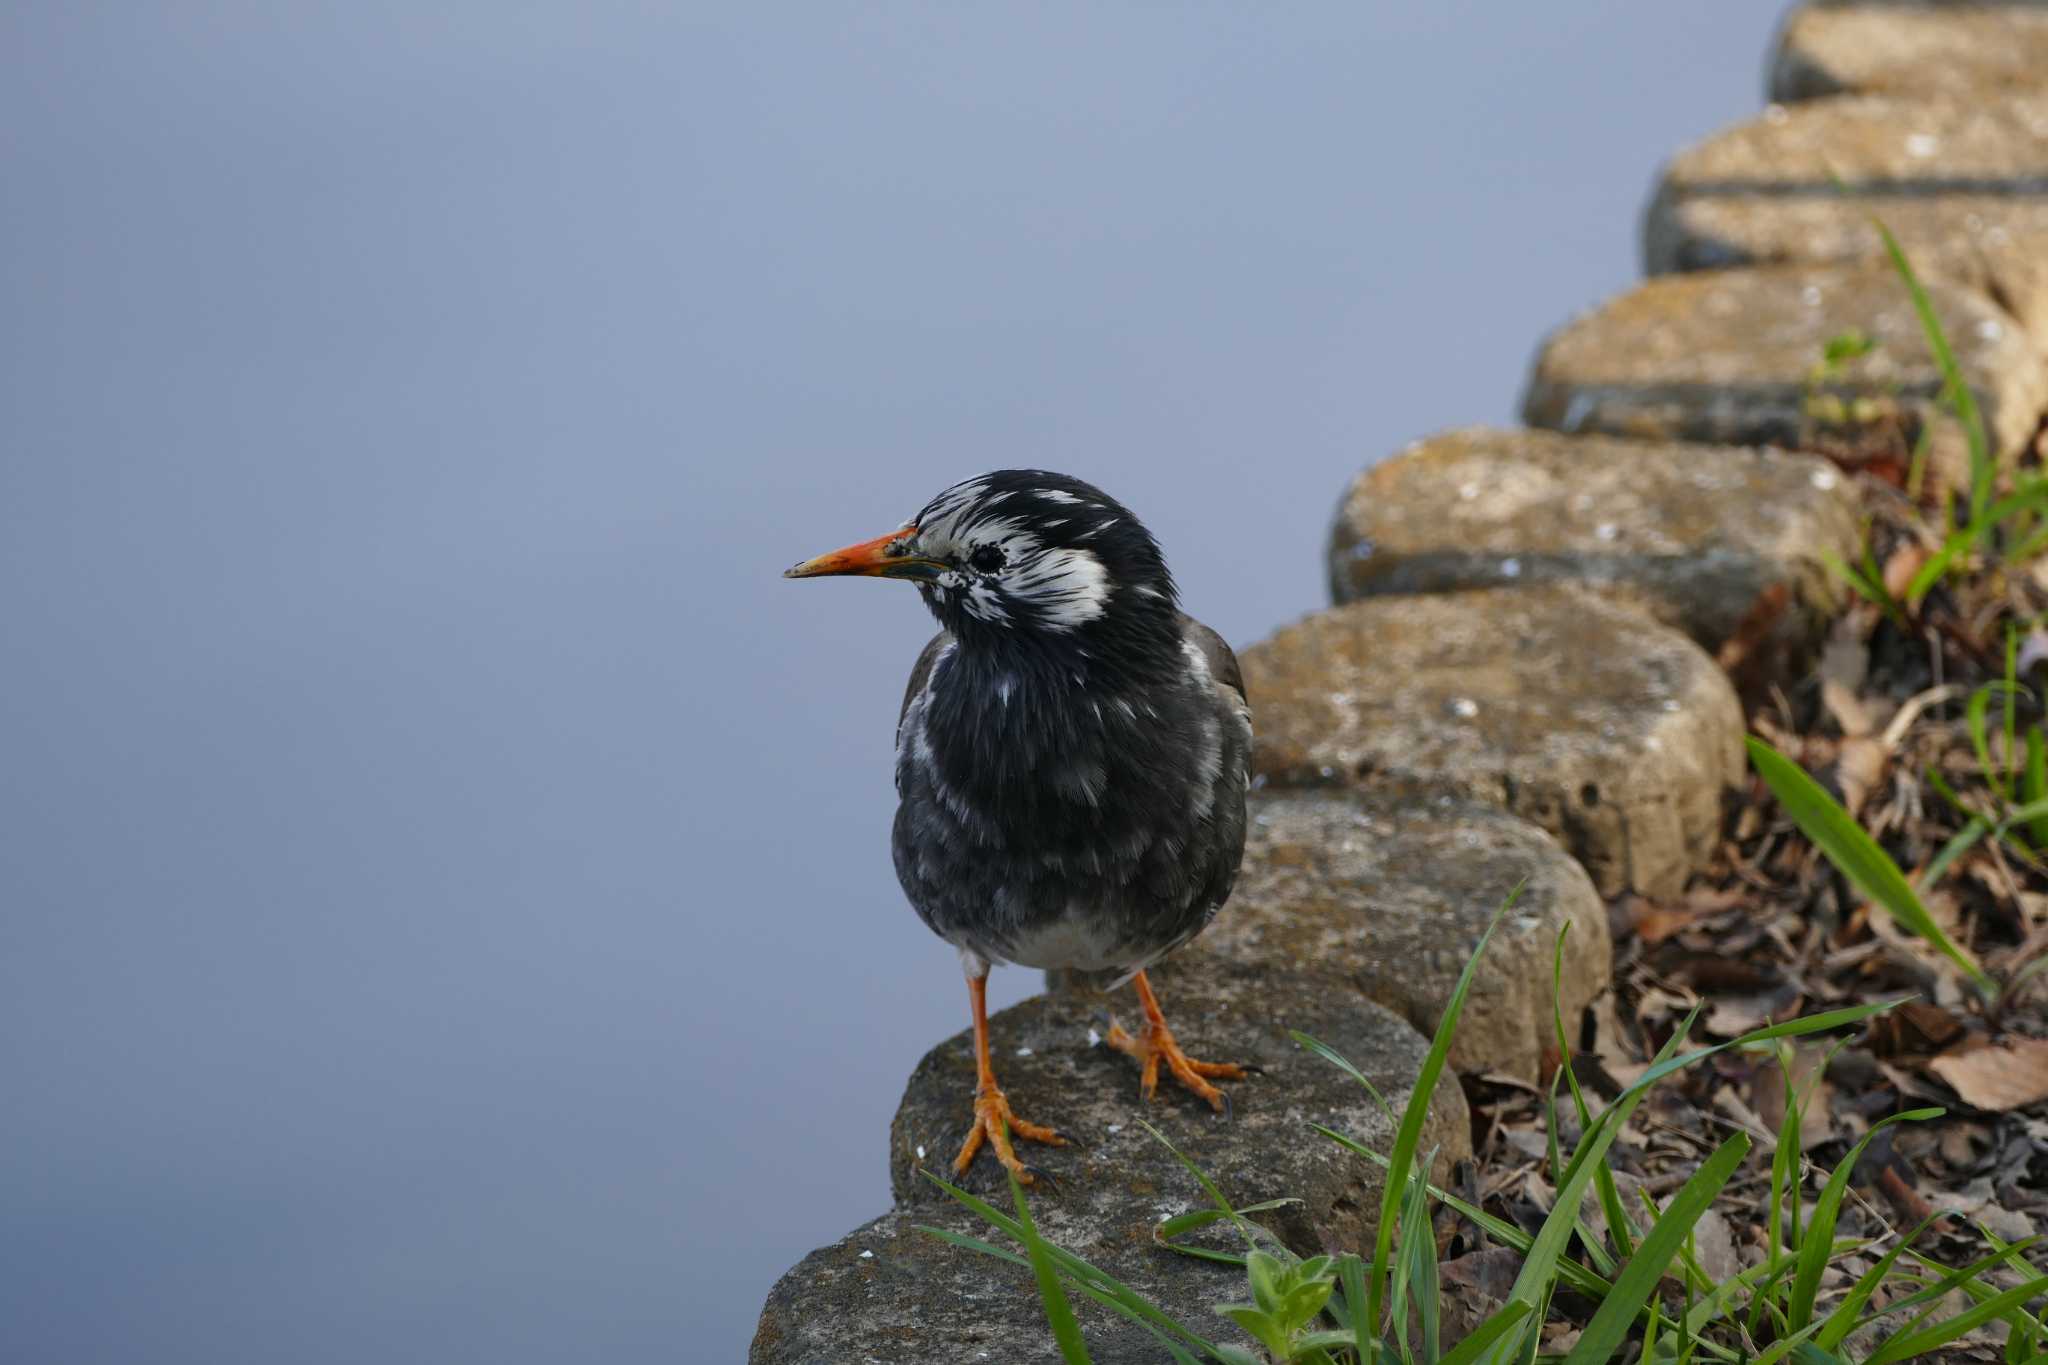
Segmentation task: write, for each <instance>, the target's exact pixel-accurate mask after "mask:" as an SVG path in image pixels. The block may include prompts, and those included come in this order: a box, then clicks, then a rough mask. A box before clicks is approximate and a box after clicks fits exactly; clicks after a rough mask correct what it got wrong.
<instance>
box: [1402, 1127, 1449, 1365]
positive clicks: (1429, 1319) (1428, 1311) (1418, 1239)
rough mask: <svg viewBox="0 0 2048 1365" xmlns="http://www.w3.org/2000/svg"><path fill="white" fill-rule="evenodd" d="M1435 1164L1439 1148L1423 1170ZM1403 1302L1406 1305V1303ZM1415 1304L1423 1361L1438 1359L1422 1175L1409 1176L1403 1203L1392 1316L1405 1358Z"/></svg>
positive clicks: (1432, 1248) (1432, 1241) (1431, 1233)
mask: <svg viewBox="0 0 2048 1365" xmlns="http://www.w3.org/2000/svg"><path fill="white" fill-rule="evenodd" d="M1435 1165H1436V1149H1435V1148H1431V1149H1430V1153H1429V1155H1428V1156H1427V1157H1425V1158H1423V1161H1422V1170H1423V1171H1427V1170H1429V1169H1430V1168H1431V1167H1433V1166H1435ZM1403 1300H1405V1301H1406V1302H1405V1303H1404V1302H1403ZM1409 1303H1412V1304H1414V1305H1415V1313H1416V1316H1417V1317H1418V1318H1419V1319H1420V1320H1421V1324H1422V1358H1423V1360H1425V1361H1430V1360H1435V1359H1436V1356H1437V1330H1438V1319H1437V1276H1436V1235H1435V1230H1434V1229H1433V1228H1431V1226H1430V1222H1429V1181H1428V1180H1427V1179H1426V1178H1424V1177H1423V1176H1421V1175H1420V1174H1411V1175H1410V1176H1409V1177H1408V1191H1407V1194H1406V1195H1405V1196H1404V1197H1403V1199H1402V1203H1401V1252H1400V1274H1399V1275H1397V1276H1395V1277H1394V1302H1393V1305H1392V1311H1391V1317H1392V1320H1393V1334H1394V1337H1395V1339H1396V1340H1397V1341H1398V1342H1399V1343H1400V1344H1401V1348H1402V1353H1403V1354H1404V1355H1406V1353H1407V1345H1408V1327H1407V1311H1406V1308H1407V1304H1409Z"/></svg>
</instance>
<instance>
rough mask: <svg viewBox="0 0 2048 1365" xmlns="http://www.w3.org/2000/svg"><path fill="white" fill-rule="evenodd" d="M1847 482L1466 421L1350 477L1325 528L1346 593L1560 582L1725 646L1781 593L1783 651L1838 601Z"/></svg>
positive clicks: (1336, 579) (1823, 470) (1702, 453)
mask: <svg viewBox="0 0 2048 1365" xmlns="http://www.w3.org/2000/svg"><path fill="white" fill-rule="evenodd" d="M1859 543H1860V526H1859V519H1858V508H1857V498H1856V493H1855V489H1854V486H1853V485H1852V484H1851V483H1850V481H1849V480H1848V479H1846V478H1844V477H1842V475H1841V474H1840V473H1839V472H1838V471H1837V470H1836V468H1835V467H1834V466H1833V465H1832V464H1830V463H1829V462H1827V461H1826V460H1821V459H1816V458H1814V457H1812V456H1807V455H1794V454H1789V453H1786V452H1784V451H1773V450H1758V449H1754V448H1748V447H1738V446H1726V447H1714V448H1702V447H1700V446H1696V445H1682V444H1678V443H1672V442H1667V443H1661V444H1652V443H1648V442H1641V441H1626V440H1619V439H1615V438H1612V437H1601V436H1564V435H1560V434H1558V433H1556V432H1552V431H1532V430H1527V429H1516V430H1502V429H1500V428H1498V427H1465V428H1462V429H1460V430H1457V431H1448V432H1444V433H1441V434H1439V435H1436V436H1432V437H1430V438H1429V439H1428V440H1425V441H1419V442H1417V443H1416V444H1415V445H1412V446H1410V447H1408V449H1406V450H1404V451H1402V452H1401V453H1400V454H1398V455H1396V456H1394V457H1393V458H1392V459H1388V460H1383V461H1381V462H1380V463H1379V464H1376V465H1374V466H1372V467H1371V468H1370V469H1367V470H1366V471H1365V472H1364V473H1362V474H1360V475H1359V476H1358V477H1357V478H1356V479H1355V480H1353V481H1352V484H1351V488H1350V491H1349V492H1348V493H1347V494H1346V496H1345V498H1344V501H1343V502H1342V503H1341V504H1340V505H1339V507H1338V509H1337V520H1336V524H1335V526H1333V527H1332V528H1331V531H1330V553H1329V562H1330V593H1331V596H1332V597H1333V598H1334V599H1335V600H1336V601H1338V602H1348V601H1352V600H1354V599H1357V598H1361V597H1372V596H1381V595H1387V594H1408V593H1438V592H1457V591H1463V590H1466V589H1470V588H1490V587H1529V586H1534V585H1540V584H1549V583H1565V584H1572V585H1577V586H1582V587H1585V588H1588V589H1590V590H1592V591H1594V592H1597V593H1599V594H1600V595H1602V596H1604V597H1607V598H1610V599H1612V600H1614V601H1618V602H1621V603H1623V604H1625V605H1628V606H1633V607H1636V608H1638V609H1640V610H1642V611H1644V612H1647V613H1648V614H1649V615H1651V616H1653V617H1655V618H1656V619H1657V620H1659V621H1662V622H1663V623H1664V624H1666V625H1669V626H1676V627H1677V628H1678V629H1680V630H1682V631H1684V632H1685V633H1686V634H1688V635H1690V636H1691V637H1692V638H1693V639H1695V640H1697V641H1699V642H1700V644H1702V645H1704V646H1705V647H1706V648H1708V649H1710V650H1711V649H1716V648H1718V647H1719V646H1720V645H1721V643H1722V642H1723V641H1725V640H1726V639H1728V637H1729V636H1730V635H1731V634H1733V633H1734V631H1735V629H1736V627H1737V626H1738V625H1740V624H1742V622H1743V621H1744V619H1745V618H1746V617H1748V616H1749V615H1750V612H1751V610H1752V609H1753V608H1754V607H1756V605H1757V603H1758V602H1759V600H1760V599H1761V598H1762V597H1763V595H1764V594H1765V593H1768V592H1772V591H1773V590H1774V589H1781V590H1782V592H1783V595H1784V599H1785V603H1786V606H1785V608H1784V609H1783V610H1782V614H1780V615H1779V616H1778V618H1777V620H1778V624H1779V628H1780V631H1781V634H1782V637H1783V640H1784V643H1786V644H1787V645H1788V646H1791V647H1793V649H1794V650H1795V652H1796V650H1797V648H1798V647H1800V646H1803V645H1805V644H1808V643H1810V641H1811V639H1812V638H1813V637H1814V636H1815V635H1816V634H1817V633H1818V631H1819V630H1820V629H1821V628H1822V627H1823V626H1824V624H1825V622H1826V620H1827V619H1828V616H1829V614H1830V613H1831V612H1832V611H1833V609H1834V608H1835V606H1836V605H1837V604H1838V603H1839V601H1840V599H1841V590H1840V588H1839V586H1838V584H1837V582H1836V580H1835V578H1834V576H1833V575H1832V574H1831V573H1830V572H1829V570H1828V569H1827V567H1826V564H1825V556H1826V555H1827V554H1829V553H1833V554H1835V555H1837V556H1839V557H1841V558H1842V559H1843V560H1844V561H1847V562H1853V561H1854V560H1855V558H1856V555H1857V551H1858V546H1859Z"/></svg>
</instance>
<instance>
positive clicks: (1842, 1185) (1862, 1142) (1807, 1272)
mask: <svg viewBox="0 0 2048 1365" xmlns="http://www.w3.org/2000/svg"><path fill="white" fill-rule="evenodd" d="M1941 1115H1942V1111H1941V1110H1939V1109H1909V1110H1907V1111H1906V1112H1905V1113H1903V1114H1894V1115H1892V1116H1891V1117H1890V1118H1888V1119H1886V1120H1884V1121H1883V1122H1882V1123H1873V1124H1872V1125H1871V1126H1870V1131H1869V1132H1867V1133H1865V1134H1864V1135H1863V1136H1862V1137H1861V1138H1859V1139H1857V1142H1856V1145H1855V1146H1854V1147H1851V1148H1850V1149H1849V1154H1848V1155H1847V1156H1845V1157H1843V1158H1842V1160H1841V1161H1840V1162H1839V1163H1837V1165H1836V1166H1835V1169H1834V1173H1833V1174H1832V1175H1830V1176H1829V1177H1828V1183H1827V1185H1826V1187H1825V1188H1823V1189H1822V1190H1821V1192H1820V1198H1819V1200H1817V1201H1816V1202H1815V1204H1814V1206H1813V1222H1812V1223H1811V1224H1810V1225H1809V1226H1808V1227H1807V1230H1806V1236H1805V1237H1803V1238H1802V1239H1801V1240H1800V1244H1799V1271H1798V1273H1797V1274H1795V1275H1794V1276H1793V1277H1792V1298H1791V1301H1790V1303H1789V1305H1788V1307H1787V1309H1786V1313H1785V1319H1786V1321H1787V1322H1789V1323H1791V1324H1792V1326H1793V1327H1794V1328H1795V1329H1797V1328H1801V1327H1805V1326H1806V1325H1807V1324H1808V1323H1810V1322H1812V1321H1813V1303H1814V1299H1815V1297H1816V1296H1817V1295H1818V1294H1819V1293H1820V1278H1821V1274H1822V1272H1823V1271H1825V1270H1826V1269H1827V1266H1828V1261H1829V1260H1830V1259H1832V1258H1833V1255H1834V1244H1835V1220H1836V1218H1837V1217H1839V1216H1840V1214H1841V1211H1842V1196H1843V1195H1845V1194H1847V1193H1848V1192H1849V1174H1850V1172H1851V1171H1853V1170H1855V1168H1856V1163H1857V1162H1858V1161H1859V1160H1861V1159H1862V1157H1863V1149H1864V1148H1866V1147H1868V1146H1869V1145H1870V1143H1871V1140H1872V1139H1873V1138H1875V1137H1876V1136H1877V1135H1878V1134H1879V1133H1881V1132H1883V1131H1884V1130H1885V1129H1887V1128H1889V1127H1891V1126H1892V1125H1893V1124H1895V1123H1917V1122H1919V1121H1921V1120H1924V1119H1934V1118H1940V1117H1941Z"/></svg>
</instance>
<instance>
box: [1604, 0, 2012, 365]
mask: <svg viewBox="0 0 2048 1365" xmlns="http://www.w3.org/2000/svg"><path fill="white" fill-rule="evenodd" d="M2039 17H2040V19H2041V21H2042V24H2043V31H2044V32H2048V12H2044V13H2043V14H2041V15H2040V16H2039ZM1837 180H1839V182H1840V185H1839V186H1838V185H1837V184H1836V183H1835V182H1836V181H1837ZM1873 215H1874V216H1875V218H1877V219H1882V220H1883V221H1884V223H1885V225H1886V226H1887V227H1889V228H1890V229H1891V230H1892V233H1893V235H1894V236H1896V237H1897V238H1898V239H1899V243H1900V245H1901V246H1903V247H1904V248H1905V251H1906V255H1907V258H1908V259H1909V260H1911V261H1912V262H1913V266H1914V269H1915V270H1917V271H1918V272H1920V273H1921V274H1922V275H1924V276H1942V277H1945V278H1947V279H1949V280H1952V281H1954V282H1956V283H1960V284H1968V285H1974V286H1976V287H1977V288H1979V289H1982V290H1983V291H1985V292H1986V293H1988V294H1990V295H1991V296H1992V297H1993V298H1994V299H1996V300H1997V301H1998V302H1999V303H2000V304H2001V305H2002V306H2003V307H2004V308H2005V309H2006V310H2007V311H2008V312H2010V313H2011V314H2012V315H2013V316H2014V317H2016V318H2018V319H2019V320H2020V322H2021V323H2022V324H2023V325H2024V326H2026V327H2027V328H2028V330H2029V332H2030V334H2031V335H2032V336H2033V337H2034V339H2035V342H2036V345H2037V348H2038V349H2040V350H2042V351H2043V352H2044V353H2048V93H2044V94H2035V95H2026V96H2017V97H2006V98H1986V97H1983V96H1981V95H1978V96H1964V97H1950V96H1934V97H1928V98H1922V99H1893V98H1882V97H1858V98H1845V99H1833V100H1823V101H1819V102H1817V103H1813V104H1804V105H1794V106H1792V107H1790V108H1773V109H1771V110H1769V111H1768V112H1767V113H1766V114H1765V115H1764V116H1763V117H1761V118H1758V119H1753V120H1751V121H1750V122H1748V123H1744V124H1739V125H1737V126H1736V127H1734V128H1730V129H1728V130H1727V131H1725V132H1722V133H1718V134H1716V135H1715V136H1713V137H1711V138H1708V139H1707V140H1706V141H1704V142H1702V143H1699V144H1698V145H1697V146H1694V147H1692V148H1689V149H1688V150H1686V151H1684V152H1681V153H1680V154H1679V155H1678V156H1677V157H1675V158H1674V159H1673V160H1672V161H1671V163H1670V165H1668V166H1667V167H1666V168H1665V171H1664V176H1663V179H1662V181H1661V182H1660V184H1659V185H1658V189H1657V194H1656V197H1655V198H1654V199H1653V200H1652V201H1651V203H1650V208H1649V211H1648V213H1647V214H1646V215H1645V218H1644V227H1643V256H1644V264H1645V266H1646V267H1647V269H1648V270H1649V271H1650V273H1652V274H1659V273H1663V272H1665V271H1672V270H1703V269H1720V268H1723V267H1727V266H1737V265H1757V264H1772V263H1777V262H1786V261H1806V262H1828V261H1835V262H1842V261H1859V260H1873V259H1878V258H1881V256H1882V254H1883V250H1884V247H1883V243H1882V240H1881V239H1880V237H1879V235H1878V231H1877V226H1876V223H1875V222H1874V221H1873Z"/></svg>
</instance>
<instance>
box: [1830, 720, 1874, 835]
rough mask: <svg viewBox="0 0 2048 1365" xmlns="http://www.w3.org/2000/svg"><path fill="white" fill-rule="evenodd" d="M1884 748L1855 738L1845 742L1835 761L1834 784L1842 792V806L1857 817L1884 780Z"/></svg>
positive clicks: (1862, 737)
mask: <svg viewBox="0 0 2048 1365" xmlns="http://www.w3.org/2000/svg"><path fill="white" fill-rule="evenodd" d="M1884 761H1885V748H1884V745H1883V744H1881V743H1879V742H1878V741H1877V740H1874V739H1869V738H1866V737H1864V736H1861V735H1852V736H1850V737H1849V738H1847V739H1845V740H1843V741H1842V747H1841V750H1840V752H1839V753H1838V754H1837V755H1836V757H1835V781H1836V782H1837V783H1838V784H1839V785H1840V786H1841V788H1842V804H1843V805H1844V806H1845V807H1847V808H1848V811H1849V814H1851V815H1855V814H1857V813H1858V812H1860V811H1861V810H1862V809H1863V803H1864V802H1865V801H1868V800H1869V799H1870V793H1871V792H1873V791H1875V790H1876V789H1877V784H1878V782H1879V781H1881V780H1882V779H1883V777H1884Z"/></svg>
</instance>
